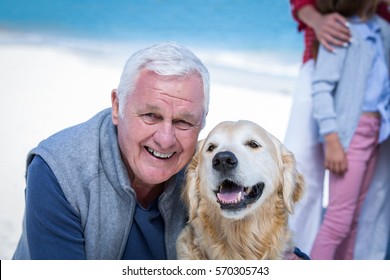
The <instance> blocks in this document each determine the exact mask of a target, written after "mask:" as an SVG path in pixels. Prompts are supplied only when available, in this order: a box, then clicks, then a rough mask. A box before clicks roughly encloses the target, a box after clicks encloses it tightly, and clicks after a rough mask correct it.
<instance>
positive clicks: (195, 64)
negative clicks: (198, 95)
mask: <svg viewBox="0 0 390 280" xmlns="http://www.w3.org/2000/svg"><path fill="white" fill-rule="evenodd" d="M142 69H148V70H151V71H153V72H155V73H156V74H158V75H163V76H182V77H185V76H188V75H190V74H193V73H197V74H198V75H199V76H200V78H201V80H202V83H203V109H204V110H203V111H204V115H203V120H202V126H204V124H205V119H206V115H207V113H208V110H209V99H210V97H209V95H210V75H209V72H208V70H207V68H206V67H205V66H204V65H203V63H202V61H201V60H200V59H199V58H198V57H197V56H195V55H194V54H193V53H192V52H191V51H190V50H189V49H188V48H186V47H184V46H181V45H179V44H177V43H174V42H165V43H159V44H155V45H152V46H150V47H147V48H144V49H141V50H139V51H137V52H135V53H134V54H133V55H132V56H131V57H130V58H129V59H128V60H127V62H126V64H125V67H124V69H123V72H122V76H121V79H120V82H119V85H118V89H117V96H118V100H119V115H120V116H123V107H124V106H125V104H126V100H127V97H128V96H129V94H132V93H133V92H134V89H135V86H136V83H137V80H138V77H139V73H140V71H141V70H142Z"/></svg>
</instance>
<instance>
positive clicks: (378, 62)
mask: <svg viewBox="0 0 390 280" xmlns="http://www.w3.org/2000/svg"><path fill="white" fill-rule="evenodd" d="M352 21H353V22H355V23H356V30H357V31H358V32H359V33H360V35H361V36H362V38H363V39H364V40H366V41H367V42H368V43H369V44H370V46H371V47H372V49H373V50H374V59H373V62H372V66H371V71H370V72H369V75H368V77H367V84H366V94H365V96H364V100H363V104H362V110H363V111H364V112H379V113H381V117H382V124H381V131H380V133H379V142H382V141H384V140H385V139H386V138H387V137H389V135H390V125H389V122H390V119H389V116H387V115H386V110H385V107H386V106H389V105H388V104H389V102H390V84H389V71H388V69H387V67H386V63H385V56H384V53H383V44H382V38H381V33H380V27H379V25H378V23H377V22H376V21H375V20H370V21H367V22H361V21H360V19H359V18H353V19H352Z"/></svg>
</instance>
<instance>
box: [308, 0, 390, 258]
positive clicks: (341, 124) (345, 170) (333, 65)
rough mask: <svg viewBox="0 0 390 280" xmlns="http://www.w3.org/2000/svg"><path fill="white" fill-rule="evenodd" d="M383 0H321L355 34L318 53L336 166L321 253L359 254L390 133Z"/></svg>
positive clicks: (319, 96)
mask: <svg viewBox="0 0 390 280" xmlns="http://www.w3.org/2000/svg"><path fill="white" fill-rule="evenodd" d="M379 2H380V0H359V1H353V2H352V1H349V0H336V1H335V0H317V1H316V7H317V8H318V9H319V11H321V12H322V13H323V14H328V13H334V12H337V13H340V14H342V15H343V16H345V17H347V18H348V25H349V27H350V32H351V35H352V38H353V39H352V41H351V43H350V44H348V45H347V46H343V47H335V48H334V50H333V51H329V50H327V49H325V47H324V46H323V45H322V44H321V45H319V47H318V48H317V52H316V50H315V49H313V53H314V54H317V53H318V55H316V56H315V67H314V74H313V79H312V96H313V116H314V118H315V119H316V121H317V123H318V127H319V131H318V132H319V135H320V139H321V140H320V141H321V142H322V143H323V148H324V153H325V168H326V169H328V170H329V205H328V207H327V210H326V213H325V216H324V221H323V223H322V225H321V227H320V230H319V232H318V234H317V236H316V239H315V242H314V245H313V248H312V251H311V257H312V258H313V259H325V260H330V259H353V257H354V247H355V239H356V232H357V225H358V219H359V217H360V210H361V207H362V204H363V202H364V199H365V197H366V194H367V191H368V187H369V184H370V182H371V179H372V177H373V175H374V172H375V167H376V161H377V156H378V148H379V144H381V143H383V142H384V141H385V140H386V139H388V138H389V136H390V85H389V50H390V26H389V24H388V23H387V22H386V21H384V20H383V19H380V18H379V17H378V16H376V15H375V11H376V8H377V5H378V4H379ZM357 57H358V58H359V59H356V58H357ZM352 80H353V81H354V82H351V81H352Z"/></svg>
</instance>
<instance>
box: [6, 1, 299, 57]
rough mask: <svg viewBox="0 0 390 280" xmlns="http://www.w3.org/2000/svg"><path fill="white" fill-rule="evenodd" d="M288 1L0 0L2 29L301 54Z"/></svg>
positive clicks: (121, 40)
mask: <svg viewBox="0 0 390 280" xmlns="http://www.w3.org/2000/svg"><path fill="white" fill-rule="evenodd" d="M288 2H289V1H288V0H1V1H0V32H1V30H13V31H23V32H33V33H38V34H41V35H54V36H60V35H61V36H68V37H73V38H83V39H97V40H102V39H103V40H110V41H120V42H129V41H132V42H149V41H150V42H155V41H165V40H171V41H179V42H182V43H184V44H191V45H199V46H202V47H205V48H223V49H228V50H257V51H267V50H272V51H275V52H283V53H291V52H292V53H298V55H299V53H300V51H301V49H302V38H301V37H300V36H299V35H298V33H297V29H296V25H295V23H294V22H293V20H292V18H291V15H290V10H289V3H288Z"/></svg>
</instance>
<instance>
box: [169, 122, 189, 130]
mask: <svg viewBox="0 0 390 280" xmlns="http://www.w3.org/2000/svg"><path fill="white" fill-rule="evenodd" d="M174 125H175V127H176V128H178V129H180V130H187V129H190V128H191V127H193V124H191V123H189V122H187V121H184V120H177V121H174Z"/></svg>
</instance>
